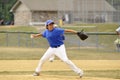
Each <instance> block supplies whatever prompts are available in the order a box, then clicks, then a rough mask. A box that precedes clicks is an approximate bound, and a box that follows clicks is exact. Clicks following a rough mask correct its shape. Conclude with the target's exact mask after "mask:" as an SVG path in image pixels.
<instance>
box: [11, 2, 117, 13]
mask: <svg viewBox="0 0 120 80" xmlns="http://www.w3.org/2000/svg"><path fill="white" fill-rule="evenodd" d="M93 2H94V3H93ZM20 3H23V4H25V5H26V6H27V7H28V8H29V9H30V10H32V11H61V10H63V11H75V10H78V8H79V10H81V11H85V10H87V11H93V10H95V11H115V8H114V7H113V6H111V5H110V4H109V3H108V2H106V1H105V0H87V1H86V0H85V1H84V0H18V1H17V2H16V4H15V5H14V6H13V7H12V9H11V11H13V10H15V9H17V7H18V6H19V5H20ZM100 3H101V4H103V5H105V7H106V8H104V7H103V8H102V6H101V4H100ZM86 6H87V8H86ZM83 7H84V9H82V8H83Z"/></svg>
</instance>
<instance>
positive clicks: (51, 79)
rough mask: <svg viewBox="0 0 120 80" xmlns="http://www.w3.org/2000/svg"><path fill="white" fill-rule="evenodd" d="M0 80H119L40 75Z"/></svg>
mask: <svg viewBox="0 0 120 80" xmlns="http://www.w3.org/2000/svg"><path fill="white" fill-rule="evenodd" d="M0 80H119V79H110V78H97V77H83V78H82V79H80V78H79V77H73V76H67V77H66V76H49V75H42V76H39V77H34V76H31V75H26V76H24V75H20V76H19V75H14V76H13V75H5V76H0Z"/></svg>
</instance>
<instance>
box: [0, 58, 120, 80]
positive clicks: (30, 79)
mask: <svg viewBox="0 0 120 80" xmlns="http://www.w3.org/2000/svg"><path fill="white" fill-rule="evenodd" d="M38 62H39V61H38V60H0V72H4V71H34V69H35V68H36V66H37V64H38ZM73 62H74V63H75V64H76V65H77V66H79V67H81V68H82V69H83V70H119V69H120V64H119V63H120V60H73ZM58 64H59V66H57V65H58ZM55 66H57V67H55ZM50 70H51V71H52V70H55V71H61V70H62V71H64V70H70V69H69V68H68V66H67V65H66V64H64V63H63V62H61V61H60V60H55V61H54V62H52V63H51V62H48V61H47V62H46V63H45V64H44V66H43V71H50ZM0 80H119V79H111V78H97V77H83V78H82V79H80V78H79V77H78V76H61V75H45V74H41V76H38V77H34V76H32V74H31V75H21V74H20V75H9V74H8V75H2V74H1V75H0Z"/></svg>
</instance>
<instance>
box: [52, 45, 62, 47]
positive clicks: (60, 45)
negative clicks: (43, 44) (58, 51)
mask: <svg viewBox="0 0 120 80" xmlns="http://www.w3.org/2000/svg"><path fill="white" fill-rule="evenodd" d="M60 46H61V45H57V46H51V47H52V48H58V47H60Z"/></svg>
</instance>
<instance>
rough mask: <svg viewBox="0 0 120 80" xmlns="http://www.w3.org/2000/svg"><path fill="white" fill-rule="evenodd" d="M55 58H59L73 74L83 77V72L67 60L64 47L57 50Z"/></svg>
mask: <svg viewBox="0 0 120 80" xmlns="http://www.w3.org/2000/svg"><path fill="white" fill-rule="evenodd" d="M56 56H57V57H59V58H60V59H61V60H62V61H63V62H65V63H66V64H67V65H68V66H69V67H70V68H71V69H72V70H73V71H74V72H76V73H77V74H79V75H80V77H82V76H83V71H82V70H81V69H80V68H78V67H77V66H76V65H75V64H74V63H73V62H72V61H71V60H69V59H68V57H67V54H66V50H65V46H64V45H62V46H60V47H59V48H57V50H56Z"/></svg>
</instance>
